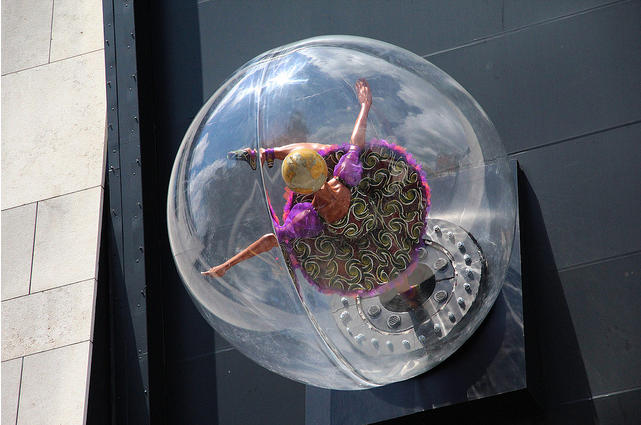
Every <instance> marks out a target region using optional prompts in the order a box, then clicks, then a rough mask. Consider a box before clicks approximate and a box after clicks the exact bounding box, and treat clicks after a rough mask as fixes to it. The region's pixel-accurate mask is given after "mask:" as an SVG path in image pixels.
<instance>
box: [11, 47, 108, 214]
mask: <svg viewBox="0 0 641 425" xmlns="http://www.w3.org/2000/svg"><path fill="white" fill-rule="evenodd" d="M2 106H3V108H2V123H3V125H2V167H1V168H2V208H3V209H7V208H10V207H14V206H18V205H23V204H28V203H31V202H35V201H39V200H42V199H47V198H51V197H54V196H59V195H62V194H65V193H70V192H74V191H77V190H81V189H85V188H88V187H94V186H98V185H100V184H101V183H102V179H103V164H104V146H105V116H106V115H105V114H106V100H105V70H104V52H103V51H97V52H94V53H88V54H85V55H82V56H76V57H73V58H70V59H65V60H62V61H59V62H55V63H51V64H49V65H46V66H41V67H37V68H33V69H29V70H26V71H21V72H17V73H15V74H9V75H5V76H3V77H2Z"/></svg>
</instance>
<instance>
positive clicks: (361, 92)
mask: <svg viewBox="0 0 641 425" xmlns="http://www.w3.org/2000/svg"><path fill="white" fill-rule="evenodd" d="M355 87H356V95H357V96H358V101H359V102H360V104H361V112H360V113H359V114H358V118H356V124H354V131H353V132H352V139H351V143H352V144H353V145H357V146H358V147H360V148H362V147H363V146H365V130H366V129H367V115H368V114H369V109H370V108H371V107H372V91H371V89H370V87H369V83H368V82H367V80H366V79H365V78H360V79H359V80H358V81H357V82H356V85H355Z"/></svg>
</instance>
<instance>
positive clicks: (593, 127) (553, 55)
mask: <svg viewBox="0 0 641 425" xmlns="http://www.w3.org/2000/svg"><path fill="white" fill-rule="evenodd" d="M639 34H641V3H640V2H638V1H634V2H624V3H617V4H615V5H612V6H608V7H603V8H598V9H594V10H592V11H590V12H588V13H582V14H577V15H575V16H572V17H569V18H567V19H562V20H555V21H553V22H550V23H548V24H546V25H538V26H533V27H529V28H526V29H523V30H522V31H516V32H511V33H509V34H505V35H503V36H499V37H496V38H492V39H491V40H487V41H485V42H483V43H480V44H474V45H471V46H467V47H463V48H461V49H456V50H453V51H449V52H445V53H441V54H437V55H434V56H428V59H429V60H430V61H432V62H433V63H434V64H435V65H437V66H439V67H440V68H442V69H443V70H444V71H445V72H447V73H448V74H450V75H451V76H452V77H454V79H455V80H457V81H458V82H459V83H461V84H462V85H463V87H465V88H466V89H467V90H468V91H469V92H470V94H472V96H474V98H475V99H476V100H477V101H478V102H479V103H480V104H481V106H482V107H483V109H485V111H486V112H487V113H488V115H489V116H490V117H491V119H492V121H493V122H494V124H495V125H496V127H497V130H498V131H499V134H500V135H501V137H502V139H503V142H504V143H505V145H506V147H507V149H508V151H509V152H512V153H514V152H519V151H523V150H528V149H532V148H534V147H537V146H541V145H545V144H547V143H551V142H557V141H560V140H566V139H570V138H573V137H577V136H583V135H586V134H589V133H592V132H594V131H599V130H603V129H607V128H611V127H615V126H619V125H622V124H628V123H632V122H637V121H639V120H641V102H639V99H640V98H641V72H640V70H641V37H640V36H639Z"/></svg>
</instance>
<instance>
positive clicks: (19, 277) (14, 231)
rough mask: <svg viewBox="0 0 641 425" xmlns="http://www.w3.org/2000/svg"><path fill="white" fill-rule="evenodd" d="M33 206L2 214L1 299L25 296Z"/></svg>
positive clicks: (29, 259)
mask: <svg viewBox="0 0 641 425" xmlns="http://www.w3.org/2000/svg"><path fill="white" fill-rule="evenodd" d="M35 224H36V204H29V205H25V206H22V207H18V208H12V209H9V210H4V211H2V285H0V287H1V288H2V299H3V300H6V299H8V298H15V297H19V296H21V295H27V294H28V293H29V281H30V279H31V259H32V257H33V237H34V232H35Z"/></svg>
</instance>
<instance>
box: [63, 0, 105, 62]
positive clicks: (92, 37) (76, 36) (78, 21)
mask: <svg viewBox="0 0 641 425" xmlns="http://www.w3.org/2000/svg"><path fill="white" fill-rule="evenodd" d="M103 47H104V34H103V27H102V1H101V0H82V1H80V2H78V1H73V0H56V2H55V5H54V8H53V28H52V30H51V61H52V62H53V61H56V60H60V59H65V58H69V57H71V56H76V55H80V54H83V53H87V52H93V51H95V50H98V49H102V48H103Z"/></svg>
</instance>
